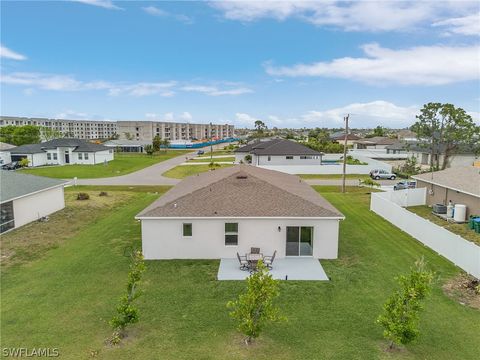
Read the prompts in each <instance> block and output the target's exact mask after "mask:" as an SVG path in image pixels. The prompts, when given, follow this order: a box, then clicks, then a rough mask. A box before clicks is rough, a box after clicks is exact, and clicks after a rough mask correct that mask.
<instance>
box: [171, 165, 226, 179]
mask: <svg viewBox="0 0 480 360" xmlns="http://www.w3.org/2000/svg"><path fill="white" fill-rule="evenodd" d="M229 166H233V164H232V165H230V164H221V166H219V167H217V168H216V169H220V168H224V167H229ZM209 170H210V167H209V166H208V165H207V164H205V165H179V166H176V167H174V168H173V169H170V170H168V171H166V172H164V173H163V174H162V175H163V176H165V177H169V178H174V179H184V178H186V177H187V176H191V175H196V174H199V173H202V172H205V171H209Z"/></svg>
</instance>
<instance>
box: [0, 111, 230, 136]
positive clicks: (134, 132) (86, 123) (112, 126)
mask: <svg viewBox="0 0 480 360" xmlns="http://www.w3.org/2000/svg"><path fill="white" fill-rule="evenodd" d="M7 125H15V126H22V125H36V126H42V127H46V128H49V129H52V130H56V131H58V132H60V133H61V134H62V135H63V136H64V137H70V138H77V139H86V140H93V139H108V138H111V137H113V136H114V135H118V136H119V137H120V138H121V139H127V138H128V139H130V140H141V141H152V140H153V138H154V137H155V136H157V135H158V136H160V138H161V139H168V140H171V141H175V140H195V139H198V140H200V139H210V138H213V139H224V138H229V137H234V135H235V134H234V127H233V125H226V124H225V125H216V124H212V125H210V124H188V123H175V122H152V121H93V120H64V119H46V118H27V117H15V116H0V127H2V126H7Z"/></svg>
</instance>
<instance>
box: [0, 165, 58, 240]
mask: <svg viewBox="0 0 480 360" xmlns="http://www.w3.org/2000/svg"><path fill="white" fill-rule="evenodd" d="M66 183H67V182H65V181H63V180H56V179H50V178H46V177H41V176H34V175H27V174H21V173H18V172H14V171H6V170H0V189H1V191H0V214H1V221H0V233H3V232H5V231H7V230H11V229H15V228H18V227H20V226H22V225H25V224H28V223H29V222H32V221H35V220H38V219H40V218H42V217H44V216H47V215H50V214H51V213H54V212H55V211H58V210H61V209H63V208H64V207H65V200H64V194H63V187H64V185H65V184H66Z"/></svg>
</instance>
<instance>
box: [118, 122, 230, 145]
mask: <svg viewBox="0 0 480 360" xmlns="http://www.w3.org/2000/svg"><path fill="white" fill-rule="evenodd" d="M117 126H118V135H119V136H120V139H130V140H141V141H152V140H153V138H154V137H155V136H157V135H158V136H159V137H160V138H161V139H168V140H170V141H176V140H201V139H210V138H212V139H224V138H229V137H234V136H235V132H234V130H235V129H234V126H233V125H227V124H224V125H217V124H189V123H174V122H163V121H162V122H157V121H155V122H154V121H118V122H117Z"/></svg>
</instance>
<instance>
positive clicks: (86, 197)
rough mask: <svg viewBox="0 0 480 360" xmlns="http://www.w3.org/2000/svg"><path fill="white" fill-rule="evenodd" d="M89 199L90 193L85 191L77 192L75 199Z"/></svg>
mask: <svg viewBox="0 0 480 360" xmlns="http://www.w3.org/2000/svg"><path fill="white" fill-rule="evenodd" d="M88 199H90V195H88V194H87V193H78V194H77V200H88Z"/></svg>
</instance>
